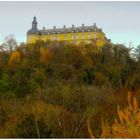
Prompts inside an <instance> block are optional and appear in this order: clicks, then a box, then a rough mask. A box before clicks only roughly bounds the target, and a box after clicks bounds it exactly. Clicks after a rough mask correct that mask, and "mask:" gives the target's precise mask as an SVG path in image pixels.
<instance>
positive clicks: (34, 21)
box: [32, 16, 37, 30]
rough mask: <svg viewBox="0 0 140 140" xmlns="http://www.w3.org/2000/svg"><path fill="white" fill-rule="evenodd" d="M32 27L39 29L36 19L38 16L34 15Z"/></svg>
mask: <svg viewBox="0 0 140 140" xmlns="http://www.w3.org/2000/svg"><path fill="white" fill-rule="evenodd" d="M32 29H33V30H37V21H36V16H34V17H33V22H32Z"/></svg>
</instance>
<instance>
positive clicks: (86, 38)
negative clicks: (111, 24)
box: [27, 17, 108, 48]
mask: <svg viewBox="0 0 140 140" xmlns="http://www.w3.org/2000/svg"><path fill="white" fill-rule="evenodd" d="M37 41H44V42H47V41H55V42H56V41H58V42H60V41H61V42H66V43H74V44H76V45H78V44H80V43H84V44H91V43H92V44H93V46H94V47H99V48H102V46H103V45H104V44H105V43H106V42H107V41H108V39H107V38H106V36H105V34H104V33H103V32H102V29H101V28H98V27H97V26H96V24H95V23H94V24H93V25H92V26H85V25H84V24H82V26H80V27H75V26H74V25H72V27H70V28H66V26H65V25H64V26H63V28H56V26H54V28H53V29H45V27H43V29H40V30H39V29H38V28H37V20H36V17H34V18H33V22H32V28H31V29H30V30H29V31H28V32H27V43H29V44H32V43H36V42H37Z"/></svg>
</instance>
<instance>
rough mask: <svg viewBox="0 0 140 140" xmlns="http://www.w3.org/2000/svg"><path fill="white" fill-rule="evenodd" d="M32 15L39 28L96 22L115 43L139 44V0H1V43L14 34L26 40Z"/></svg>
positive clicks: (21, 39)
mask: <svg viewBox="0 0 140 140" xmlns="http://www.w3.org/2000/svg"><path fill="white" fill-rule="evenodd" d="M33 16H36V17H37V21H38V28H42V27H43V26H45V28H52V27H53V26H54V25H55V26H56V27H63V25H66V26H68V27H69V26H71V25H72V24H74V25H75V26H79V25H81V24H82V23H84V24H85V25H93V23H94V22H96V24H97V26H98V27H100V28H102V29H103V32H104V33H105V34H106V36H107V38H109V39H111V40H112V42H114V43H126V45H128V44H129V42H133V44H134V45H135V46H137V45H138V44H140V2H139V1H137V2H119V1H118V2H101V1H99V2H95V1H90V2H84V1H82V2H80V1H79V2H75V1H71V2H66V1H62V2H58V1H57V2H55V1H52V2H49V1H46V2H45V1H44V2H37V1H36V2H33V1H32V2H28V1H25V2H19V1H18V2H8V1H7V2H2V1H0V43H2V41H3V40H4V38H5V36H7V35H9V34H14V35H15V37H16V39H17V41H18V42H22V41H24V42H25V41H26V32H27V30H28V29H30V28H31V22H32V18H33Z"/></svg>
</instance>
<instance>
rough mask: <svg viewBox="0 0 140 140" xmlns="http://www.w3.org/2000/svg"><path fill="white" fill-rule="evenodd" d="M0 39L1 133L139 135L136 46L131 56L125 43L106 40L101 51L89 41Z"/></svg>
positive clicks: (4, 135)
mask: <svg viewBox="0 0 140 140" xmlns="http://www.w3.org/2000/svg"><path fill="white" fill-rule="evenodd" d="M9 40H10V41H9ZM9 42H10V43H9ZM5 44H7V45H6V49H4V48H5ZM5 44H3V45H1V46H0V137H1V138H91V137H92V138H138V137H140V131H139V130H140V129H139V128H140V124H139V117H140V111H139V108H138V103H139V102H140V65H139V64H140V59H139V56H140V54H139V53H140V51H139V47H138V48H136V50H135V54H136V55H135V57H130V50H129V49H128V48H126V47H125V46H123V45H115V44H110V43H109V44H106V45H105V46H104V47H103V49H102V51H100V52H98V49H97V48H95V47H93V46H92V45H91V44H89V45H82V44H79V46H75V45H74V44H65V43H64V42H60V43H58V42H55V43H52V42H48V43H45V42H37V43H36V44H28V45H26V44H23V43H22V44H20V45H17V43H16V42H15V40H14V39H12V38H10V39H8V40H7V42H5ZM12 44H13V45H12ZM15 44H16V45H15ZM8 46H9V47H8ZM128 92H129V96H128ZM127 96H128V98H127Z"/></svg>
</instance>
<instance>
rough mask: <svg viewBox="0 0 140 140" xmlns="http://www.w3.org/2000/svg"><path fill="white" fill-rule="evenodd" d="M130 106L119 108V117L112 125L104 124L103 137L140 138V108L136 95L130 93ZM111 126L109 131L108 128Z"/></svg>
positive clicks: (128, 99)
mask: <svg viewBox="0 0 140 140" xmlns="http://www.w3.org/2000/svg"><path fill="white" fill-rule="evenodd" d="M127 101H128V107H126V108H125V109H124V110H121V109H120V108H118V111H117V112H118V118H117V119H116V120H115V121H114V123H113V124H112V126H110V127H109V126H108V124H106V125H105V124H103V125H102V132H103V133H102V137H104V138H105V137H106V138H109V137H110V138H140V109H139V108H138V103H137V100H136V98H135V97H132V95H131V93H130V92H129V93H128V98H127ZM107 127H109V129H108V130H109V131H106V128H107Z"/></svg>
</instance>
